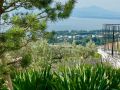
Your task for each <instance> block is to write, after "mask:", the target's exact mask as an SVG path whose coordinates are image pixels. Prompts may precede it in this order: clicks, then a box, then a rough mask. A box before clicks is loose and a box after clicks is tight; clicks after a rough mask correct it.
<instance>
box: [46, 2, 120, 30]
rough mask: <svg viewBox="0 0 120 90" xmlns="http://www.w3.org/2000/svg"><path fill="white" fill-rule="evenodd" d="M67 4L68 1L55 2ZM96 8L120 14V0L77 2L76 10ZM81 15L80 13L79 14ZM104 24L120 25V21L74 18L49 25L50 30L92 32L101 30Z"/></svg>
mask: <svg viewBox="0 0 120 90" xmlns="http://www.w3.org/2000/svg"><path fill="white" fill-rule="evenodd" d="M55 1H61V2H65V1H67V0H55ZM91 6H96V7H100V8H103V9H105V10H108V11H112V12H119V13H120V0H77V3H76V5H75V8H85V7H91ZM78 13H79V12H78ZM104 23H112V24H113V23H120V20H111V19H109V20H108V19H93V18H91V19H89V18H73V17H70V18H69V19H66V20H63V21H58V22H57V23H53V24H51V23H50V24H49V28H48V30H50V31H51V30H84V29H85V30H92V29H101V28H102V25H103V24H104Z"/></svg>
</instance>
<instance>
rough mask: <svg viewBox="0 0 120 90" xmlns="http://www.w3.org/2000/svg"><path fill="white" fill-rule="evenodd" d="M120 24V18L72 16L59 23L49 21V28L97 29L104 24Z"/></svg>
mask: <svg viewBox="0 0 120 90" xmlns="http://www.w3.org/2000/svg"><path fill="white" fill-rule="evenodd" d="M106 23H107V24H116V23H117V24H120V20H113V19H111V20H109V19H90V18H75V17H71V18H69V19H66V20H61V21H58V22H57V23H51V22H50V23H49V26H48V30H49V31H51V30H93V29H94V30H95V29H101V28H102V25H103V24H106Z"/></svg>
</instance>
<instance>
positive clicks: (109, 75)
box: [13, 66, 120, 90]
mask: <svg viewBox="0 0 120 90" xmlns="http://www.w3.org/2000/svg"><path fill="white" fill-rule="evenodd" d="M13 85H14V90H48V89H49V90H113V89H114V90H119V89H120V72H119V70H115V69H112V68H110V67H105V66H95V67H93V66H78V67H74V68H65V69H64V70H63V71H58V72H57V71H56V72H51V69H50V68H46V69H44V70H42V71H34V70H33V71H27V72H24V73H22V72H20V73H16V74H15V77H14V78H13Z"/></svg>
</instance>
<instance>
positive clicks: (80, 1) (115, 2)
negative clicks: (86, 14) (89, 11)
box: [58, 0, 120, 12]
mask: <svg viewBox="0 0 120 90" xmlns="http://www.w3.org/2000/svg"><path fill="white" fill-rule="evenodd" d="M58 1H59V0H58ZM60 1H62V2H64V1H67V0H60ZM89 6H98V7H102V8H105V9H108V10H111V11H117V12H120V0H77V4H76V7H89Z"/></svg>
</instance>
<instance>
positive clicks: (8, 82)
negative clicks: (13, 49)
mask: <svg viewBox="0 0 120 90" xmlns="http://www.w3.org/2000/svg"><path fill="white" fill-rule="evenodd" d="M4 80H5V82H6V85H7V88H8V90H13V85H12V80H11V77H10V73H6V74H4Z"/></svg>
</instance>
